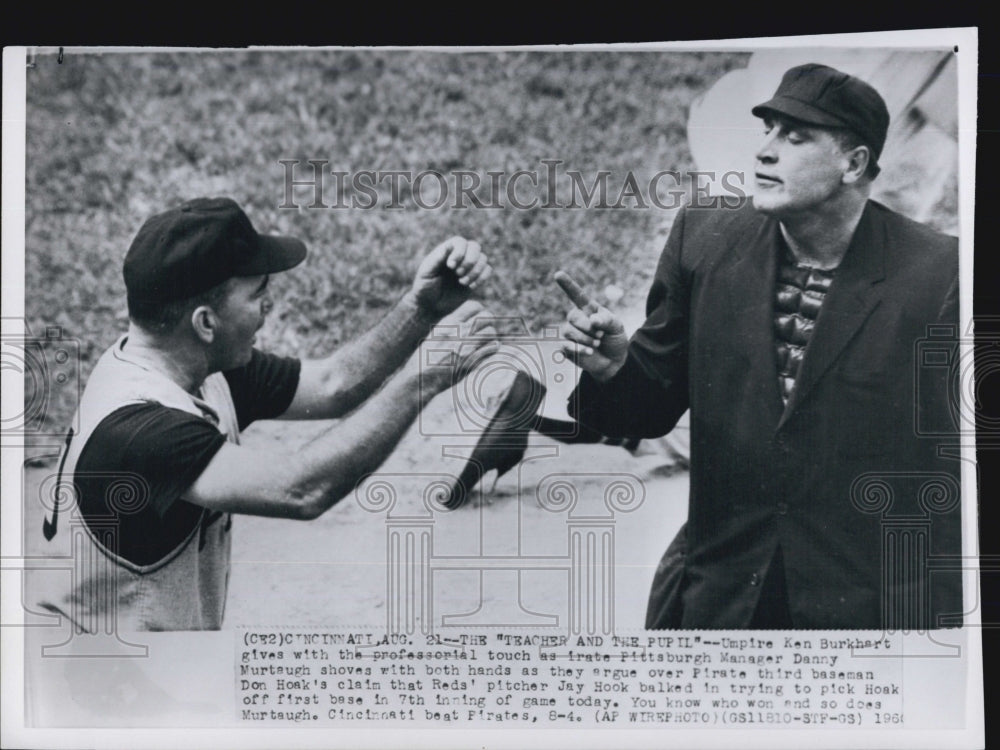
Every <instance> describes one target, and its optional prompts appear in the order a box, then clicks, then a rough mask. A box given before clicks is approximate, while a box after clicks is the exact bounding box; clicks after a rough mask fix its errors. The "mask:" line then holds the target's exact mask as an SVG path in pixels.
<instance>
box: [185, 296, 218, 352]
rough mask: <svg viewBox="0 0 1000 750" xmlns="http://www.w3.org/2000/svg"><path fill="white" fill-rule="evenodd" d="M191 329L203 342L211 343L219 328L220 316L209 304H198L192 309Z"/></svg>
mask: <svg viewBox="0 0 1000 750" xmlns="http://www.w3.org/2000/svg"><path fill="white" fill-rule="evenodd" d="M190 320H191V330H193V331H194V335H195V336H197V337H198V338H199V339H200V340H201V341H202V342H203V343H205V344H211V343H212V342H213V341H214V340H215V335H216V331H217V330H218V328H219V316H218V314H217V313H216V312H215V310H213V309H212V308H211V307H210V306H209V305H198V307H196V308H195V309H194V310H192V311H191V318H190Z"/></svg>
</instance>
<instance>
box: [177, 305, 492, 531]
mask: <svg viewBox="0 0 1000 750" xmlns="http://www.w3.org/2000/svg"><path fill="white" fill-rule="evenodd" d="M482 314H484V312H483V310H482V306H481V305H479V303H476V302H469V303H466V304H465V305H463V306H462V307H461V308H459V309H458V310H456V311H455V313H454V314H453V315H451V316H449V317H447V318H445V319H444V320H442V321H441V323H442V327H441V331H442V333H441V335H440V336H435V339H434V347H433V349H434V356H435V359H434V361H432V362H427V361H421V355H426V354H427V353H428V352H427V351H425V350H423V349H421V351H419V352H417V354H416V355H414V356H413V357H411V358H410V360H409V361H408V362H407V363H406V365H405V366H404V367H403V369H402V370H401V371H400V372H399V373H398V374H397V375H396V376H394V377H393V378H392V379H391V380H390V381H389V382H388V383H387V384H386V386H385V387H384V388H383V389H382V390H381V391H379V392H378V393H377V394H376V395H375V396H373V397H372V398H371V399H369V400H368V401H367V403H365V405H364V406H363V407H361V408H360V409H358V410H357V411H356V412H355V413H353V414H351V415H350V416H349V417H347V418H346V419H344V420H342V421H340V422H338V423H336V424H335V425H333V426H332V427H331V428H330V429H329V430H327V431H326V432H324V433H323V434H322V435H320V436H319V437H317V438H315V439H314V440H312V441H311V442H309V443H308V444H306V445H305V446H303V447H301V448H299V449H297V450H295V451H294V452H292V451H289V450H288V449H287V448H286V447H284V446H283V445H281V444H280V442H278V441H275V442H274V443H273V444H272V445H270V446H268V447H266V448H253V449H250V448H244V447H240V446H238V445H233V444H231V443H227V444H226V445H224V446H222V448H220V449H219V451H218V453H216V454H215V456H214V457H213V458H212V460H211V461H210V462H209V464H208V466H207V467H206V468H205V470H204V471H203V472H202V474H201V475H200V476H199V477H198V479H196V480H195V482H194V484H193V485H192V486H191V488H190V489H189V490H188V492H187V493H186V494H185V496H184V499H185V500H187V501H188V502H191V503H194V504H196V505H201V506H203V507H206V508H209V509H212V510H218V511H223V512H230V513H249V514H254V515H263V516H278V517H283V518H298V519H311V518H316V517H317V516H319V515H320V514H322V513H323V512H324V511H326V510H327V509H329V508H330V507H331V506H332V505H334V504H335V503H336V502H337V501H338V500H340V499H341V498H343V497H344V496H345V495H347V494H348V493H350V492H351V490H352V489H354V487H355V486H356V485H357V484H358V482H360V481H361V480H363V479H364V478H365V477H366V476H367V475H368V474H370V473H371V472H373V471H375V470H376V469H377V468H378V467H379V466H380V465H381V464H382V462H383V461H384V460H385V459H386V458H387V457H388V456H389V454H390V453H391V452H392V451H393V449H394V448H395V447H396V445H397V443H398V442H399V440H400V438H402V436H403V435H404V434H405V433H406V431H407V430H408V429H409V427H410V425H412V424H413V421H414V420H415V419H416V417H417V414H419V412H420V410H421V409H422V408H423V407H424V406H425V405H426V404H427V403H428V402H429V401H430V400H431V399H432V398H433V397H434V396H435V395H437V394H438V393H440V392H441V391H443V390H445V389H446V388H448V387H450V386H451V385H453V384H454V383H455V382H456V381H457V380H458V379H460V378H462V377H464V375H465V374H466V373H467V372H468V371H469V370H470V369H471V368H472V367H473V366H474V365H475V364H476V363H477V362H479V361H480V360H481V359H483V358H484V357H486V356H489V355H490V354H491V353H493V352H494V351H495V350H496V343H495V340H494V338H493V337H494V336H495V331H494V330H493V329H492V327H489V326H487V327H485V328H483V329H482V330H478V329H477V328H476V318H477V317H479V316H480V315H482ZM456 326H457V329H458V331H457V332H456ZM473 331H476V333H475V335H474V336H473V335H472V332H473ZM449 332H450V333H451V334H452V335H451V336H448V335H447V334H448V333H449ZM449 353H450V357H448V358H447V359H445V360H441V359H440V357H441V355H442V354H449ZM425 359H426V357H425Z"/></svg>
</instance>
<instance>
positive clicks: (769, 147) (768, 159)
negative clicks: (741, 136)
mask: <svg viewBox="0 0 1000 750" xmlns="http://www.w3.org/2000/svg"><path fill="white" fill-rule="evenodd" d="M777 137H778V129H777V128H774V129H772V130H771V132H770V133H768V134H766V135H765V136H764V140H763V141H761V144H760V146H759V147H758V148H757V154H756V158H757V161H761V162H764V163H765V164H773V163H774V162H775V161H777V160H778V150H777V148H776V146H775V140H776V139H777Z"/></svg>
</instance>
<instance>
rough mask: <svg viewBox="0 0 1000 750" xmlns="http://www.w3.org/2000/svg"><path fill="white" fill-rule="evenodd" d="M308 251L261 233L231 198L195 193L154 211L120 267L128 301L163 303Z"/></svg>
mask: <svg viewBox="0 0 1000 750" xmlns="http://www.w3.org/2000/svg"><path fill="white" fill-rule="evenodd" d="M305 257H306V246H305V244H304V243H303V242H302V241H301V240H297V239H294V238H292V237H279V236H275V235H267V234H259V233H258V232H257V230H255V229H254V228H253V224H251V223H250V219H249V218H248V217H247V215H246V213H244V212H243V209H241V208H240V207H239V205H238V204H237V203H236V201H234V200H232V199H230V198H196V199H195V200H191V201H188V202H187V203H184V204H182V205H180V206H178V207H176V208H171V209H169V210H167V211H164V212H163V213H159V214H156V215H155V216H152V217H150V218H149V219H147V220H146V222H145V223H144V224H143V225H142V227H140V229H139V232H138V233H137V234H136V236H135V239H133V240H132V245H131V246H130V247H129V250H128V253H127V254H126V255H125V264H124V267H123V269H122V271H123V274H124V276H125V289H126V292H127V294H128V300H129V304H130V305H131V304H139V305H143V304H146V305H149V304H163V303H167V302H175V301H179V300H183V299H188V298H189V297H193V296H195V295H196V294H201V293H202V292H207V291H208V290H209V289H211V288H212V287H214V286H217V285H218V284H221V283H222V282H224V281H226V280H227V279H230V278H233V277H237V276H258V275H263V274H268V273H276V272H278V271H285V270H287V269H289V268H292V267H293V266H296V265H298V264H299V263H301V262H302V260H303V259H304V258H305Z"/></svg>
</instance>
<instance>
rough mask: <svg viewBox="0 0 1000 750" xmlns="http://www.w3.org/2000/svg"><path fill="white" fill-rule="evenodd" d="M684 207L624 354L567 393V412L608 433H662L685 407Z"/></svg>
mask: <svg viewBox="0 0 1000 750" xmlns="http://www.w3.org/2000/svg"><path fill="white" fill-rule="evenodd" d="M684 224H685V211H684V209H682V210H681V211H680V213H679V214H678V216H677V219H676V220H675V221H674V225H673V227H672V228H671V230H670V236H669V238H668V239H667V244H666V247H665V248H664V250H663V254H662V255H661V256H660V261H659V263H658V264H657V268H656V274H655V275H654V277H653V284H652V287H651V288H650V291H649V296H648V297H647V300H646V322H645V323H644V324H643V325H642V327H641V328H640V329H639V330H638V331H636V333H635V335H633V337H632V340H631V342H630V343H629V351H628V359H627V360H626V361H625V365H624V366H623V367H622V369H621V370H619V372H618V373H617V374H616V375H615V376H614V377H613V378H611V379H610V380H608V381H607V382H604V383H600V382H598V381H597V380H596V379H594V378H593V377H591V376H590V375H589V374H588V373H586V372H583V373H581V375H580V383H579V385H578V386H577V388H576V390H574V391H573V393H572V394H571V395H570V398H569V407H568V408H569V413H570V414H571V415H573V416H574V417H575V418H576V419H577V420H578V421H579V422H581V423H583V424H585V425H587V426H589V427H592V428H594V429H596V430H599V431H600V432H602V433H603V434H605V435H608V436H610V437H640V438H651V437H660V436H662V435H666V434H667V433H668V432H670V430H672V429H673V427H674V425H675V424H676V423H677V420H678V419H680V417H681V415H682V414H684V412H685V411H687V408H688V330H689V327H688V317H689V315H690V304H691V291H690V279H689V277H688V274H687V273H686V272H685V270H684V267H683V263H682V246H683V240H684Z"/></svg>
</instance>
